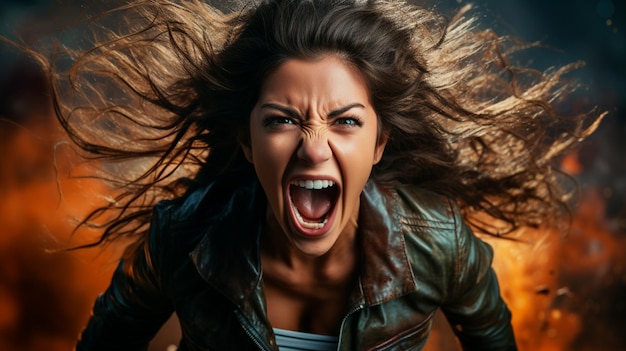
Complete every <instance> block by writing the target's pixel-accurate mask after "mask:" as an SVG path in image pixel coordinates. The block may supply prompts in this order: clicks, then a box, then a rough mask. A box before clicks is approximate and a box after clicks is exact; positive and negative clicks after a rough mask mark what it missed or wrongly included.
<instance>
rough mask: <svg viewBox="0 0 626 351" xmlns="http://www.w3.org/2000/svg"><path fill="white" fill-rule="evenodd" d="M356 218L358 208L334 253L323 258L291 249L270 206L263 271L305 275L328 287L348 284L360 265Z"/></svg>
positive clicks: (332, 250)
mask: <svg viewBox="0 0 626 351" xmlns="http://www.w3.org/2000/svg"><path fill="white" fill-rule="evenodd" d="M357 218H358V206H357V208H356V209H355V211H354V214H353V215H352V217H351V218H350V220H349V222H348V224H347V225H346V227H345V228H344V229H343V230H342V232H341V234H340V235H339V237H338V239H337V241H336V242H335V244H334V245H333V246H332V247H331V249H330V250H328V252H326V253H325V254H323V255H321V256H308V255H305V254H303V253H302V252H300V251H299V250H298V249H297V248H296V247H294V245H292V243H291V242H290V241H289V239H288V237H287V236H286V235H285V233H284V231H283V230H282V227H281V226H280V225H279V224H278V222H277V220H276V217H275V216H274V214H273V213H272V212H271V210H270V209H269V206H268V214H267V216H266V224H265V226H264V230H263V235H262V238H261V257H262V261H263V265H264V271H265V270H266V269H267V268H269V269H271V270H272V271H282V272H291V273H292V274H299V275H306V276H308V277H309V278H311V279H315V280H317V279H321V280H323V281H324V282H326V283H328V282H330V281H337V282H340V281H341V282H345V281H346V279H345V278H346V277H347V276H352V275H353V273H354V270H355V267H356V266H357V261H358V257H357ZM277 268H279V269H278V270H277Z"/></svg>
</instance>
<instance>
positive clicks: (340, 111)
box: [261, 102, 365, 119]
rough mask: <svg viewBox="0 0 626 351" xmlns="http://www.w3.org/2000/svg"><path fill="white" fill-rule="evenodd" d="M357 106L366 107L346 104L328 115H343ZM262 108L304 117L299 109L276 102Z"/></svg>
mask: <svg viewBox="0 0 626 351" xmlns="http://www.w3.org/2000/svg"><path fill="white" fill-rule="evenodd" d="M357 107H358V108H365V106H364V105H363V104H361V103H358V102H355V103H352V104H349V105H346V106H344V107H340V108H338V109H336V110H333V111H331V112H330V113H329V114H328V117H336V116H339V115H341V114H343V113H345V112H347V111H349V110H351V109H353V108H357ZM261 108H271V109H275V110H278V111H280V112H282V113H284V114H286V115H288V116H289V117H293V118H299V119H302V116H301V115H300V113H298V111H296V110H295V109H293V108H290V107H286V106H281V105H278V104H274V103H271V102H268V103H264V104H262V105H261Z"/></svg>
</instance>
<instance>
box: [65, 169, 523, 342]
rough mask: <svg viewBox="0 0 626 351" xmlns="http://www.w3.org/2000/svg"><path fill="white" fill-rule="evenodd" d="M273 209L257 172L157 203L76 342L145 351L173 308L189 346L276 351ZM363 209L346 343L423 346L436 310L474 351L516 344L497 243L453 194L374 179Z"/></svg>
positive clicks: (343, 337) (342, 339) (343, 328)
mask: <svg viewBox="0 0 626 351" xmlns="http://www.w3.org/2000/svg"><path fill="white" fill-rule="evenodd" d="M265 206H266V200H265V197H264V195H263V193H262V190H261V189H260V186H259V185H258V183H257V182H256V181H254V182H249V184H247V185H245V186H239V187H237V188H236V189H234V190H232V191H230V190H229V191H227V190H225V189H222V188H221V187H220V186H218V185H217V184H212V185H209V186H208V187H206V188H204V189H200V190H198V191H196V192H194V193H192V194H191V195H190V196H188V197H186V198H185V199H182V200H179V201H168V202H162V203H160V204H158V205H157V206H156V208H155V213H154V216H153V222H152V225H151V230H150V235H149V237H148V240H146V242H145V244H144V245H143V246H142V247H140V248H139V250H138V251H137V254H136V255H135V257H134V259H132V260H129V261H122V262H121V263H120V265H119V267H118V269H117V271H116V272H115V274H114V277H113V280H112V283H111V285H110V287H109V288H108V289H107V290H106V292H104V293H103V294H101V295H100V296H99V297H98V299H97V301H96V304H95V307H94V312H93V316H92V318H91V319H90V321H89V323H88V325H87V327H86V329H85V330H84V332H83V334H82V336H81V340H80V341H79V342H78V344H77V350H79V351H82V350H107V351H108V350H145V349H146V347H147V344H148V342H149V341H150V339H151V338H152V337H153V336H154V335H155V333H156V332H157V331H158V330H159V328H160V326H161V325H162V324H163V323H164V322H165V321H166V320H167V319H168V318H169V317H170V315H171V314H172V313H173V312H176V313H177V315H178V319H179V321H180V324H181V330H182V340H181V342H180V345H179V350H180V351H186V350H258V349H261V350H277V349H278V348H277V346H276V344H275V340H274V334H273V332H272V327H271V325H270V324H269V322H268V320H267V316H266V314H265V300H264V293H263V284H262V269H261V263H260V258H259V252H258V240H259V235H260V228H261V225H260V223H261V220H262V219H263V216H264V214H265ZM360 210H361V213H360V218H359V231H360V234H359V235H360V242H361V248H362V253H361V257H362V258H363V262H362V265H361V272H360V277H359V280H358V284H356V286H355V287H354V291H353V294H352V298H351V302H350V306H351V307H350V309H349V312H348V313H347V314H346V316H345V317H344V318H343V322H342V325H341V331H340V335H339V349H340V350H419V349H421V348H422V347H423V346H424V344H425V342H426V339H427V336H428V334H429V332H430V329H431V324H432V318H433V314H434V312H435V310H436V309H437V308H441V309H442V311H443V312H444V314H445V315H446V317H447V318H448V321H449V322H450V323H451V324H452V325H453V326H454V328H453V329H454V330H455V332H456V333H457V336H458V338H459V340H460V341H461V344H462V345H463V348H464V349H465V350H515V349H516V347H515V342H514V337H513V331H512V328H511V324H510V312H509V310H508V309H507V307H506V305H505V303H504V302H503V301H502V299H501V297H500V294H499V289H498V284H497V280H496V276H495V274H494V272H493V270H492V269H491V259H492V250H491V248H490V247H489V246H488V245H487V244H485V243H484V242H482V241H481V240H479V239H478V238H476V237H475V236H474V235H473V233H472V232H471V231H470V230H469V229H468V227H467V226H466V225H465V224H464V223H463V221H462V219H461V217H460V214H459V211H458V208H457V207H456V206H455V205H454V204H453V203H452V202H450V201H448V200H446V199H445V198H443V197H441V196H439V195H436V194H433V193H431V192H428V191H424V190H420V189H409V188H399V189H388V188H386V187H382V186H378V185H376V184H374V182H372V181H370V182H369V183H368V184H367V185H366V188H365V189H364V191H363V194H362V197H361V209H360Z"/></svg>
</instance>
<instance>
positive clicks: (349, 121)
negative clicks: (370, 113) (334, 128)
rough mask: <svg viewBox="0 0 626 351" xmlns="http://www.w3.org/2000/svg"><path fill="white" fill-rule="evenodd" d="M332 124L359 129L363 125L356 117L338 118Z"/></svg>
mask: <svg viewBox="0 0 626 351" xmlns="http://www.w3.org/2000/svg"><path fill="white" fill-rule="evenodd" d="M333 124H335V125H340V126H345V127H360V126H362V125H363V121H362V120H361V119H360V118H359V117H356V116H350V117H338V118H336V119H335V120H334V121H333Z"/></svg>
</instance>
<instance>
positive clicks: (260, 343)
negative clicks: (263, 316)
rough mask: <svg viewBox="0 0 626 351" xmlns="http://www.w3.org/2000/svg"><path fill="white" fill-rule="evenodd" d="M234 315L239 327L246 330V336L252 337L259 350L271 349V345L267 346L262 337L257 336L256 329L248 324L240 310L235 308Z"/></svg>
mask: <svg viewBox="0 0 626 351" xmlns="http://www.w3.org/2000/svg"><path fill="white" fill-rule="evenodd" d="M235 315H236V316H237V319H238V320H239V324H241V327H242V328H243V330H244V331H245V332H246V334H248V337H249V338H250V339H252V341H253V342H254V343H255V344H256V346H257V347H258V348H259V350H263V351H272V350H273V349H272V348H271V347H268V346H267V345H266V344H265V342H263V341H262V338H261V337H260V336H259V334H258V333H257V332H256V330H255V329H254V328H253V327H252V326H251V325H250V323H249V322H248V320H247V319H246V317H245V316H244V315H243V313H241V311H239V310H235Z"/></svg>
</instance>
